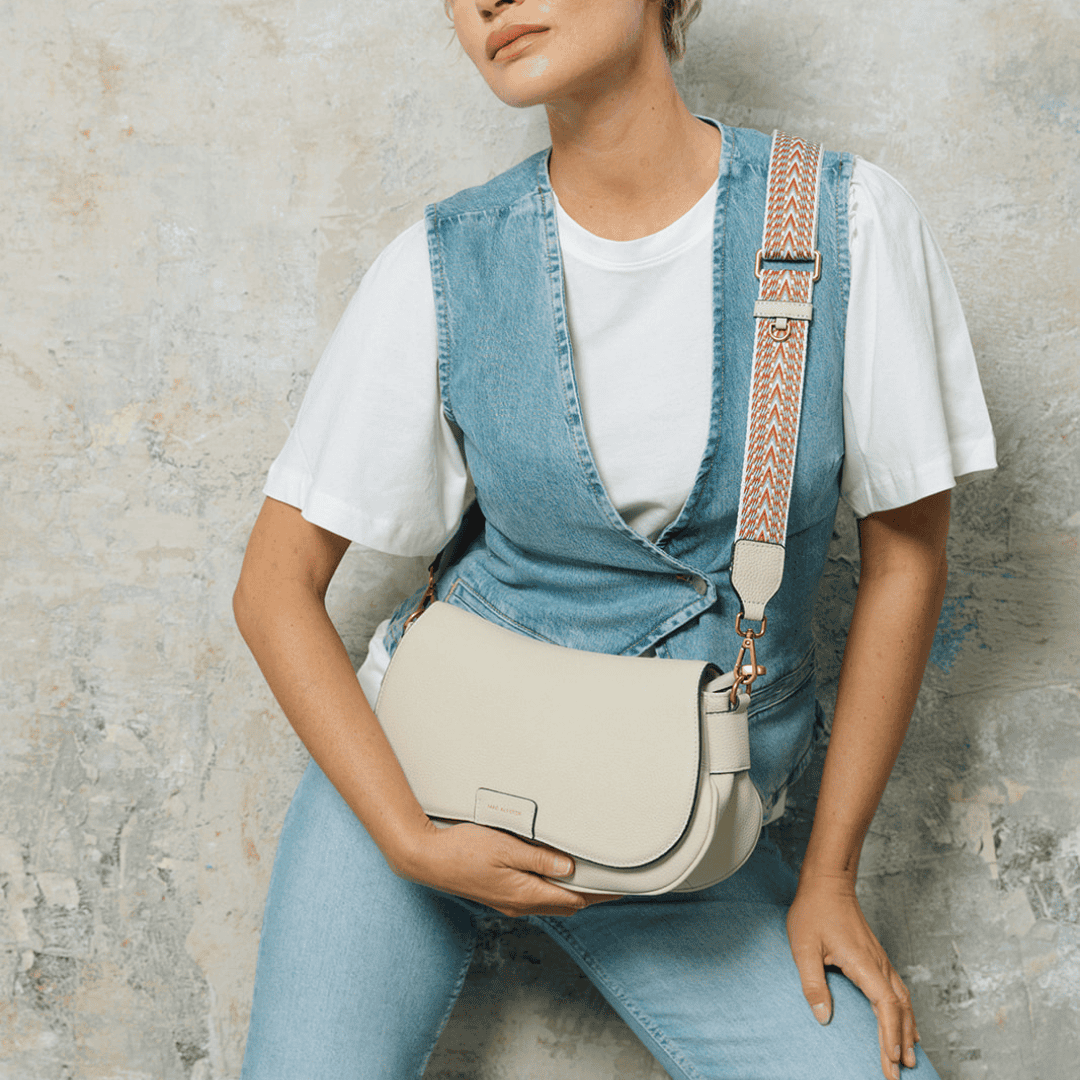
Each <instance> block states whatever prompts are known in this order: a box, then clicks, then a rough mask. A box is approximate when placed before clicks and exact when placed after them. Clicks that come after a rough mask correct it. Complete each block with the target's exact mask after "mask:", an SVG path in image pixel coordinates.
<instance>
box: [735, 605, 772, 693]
mask: <svg viewBox="0 0 1080 1080" xmlns="http://www.w3.org/2000/svg"><path fill="white" fill-rule="evenodd" d="M742 617H743V613H742V612H741V611H740V612H739V614H738V615H737V616H736V617H735V632H736V633H737V634H739V636H740V637H741V638H742V639H743V640H742V645H741V646H740V647H739V655H738V656H737V657H736V659H735V682H734V683H732V685H731V704H732V706H735V705H737V704H738V701H739V690H740V689H741V688H745V693H747V694H749V693H750V687H751V686H752V685H753V682H754V680H755V679H756V678H757V677H758V676H759V675H764V674H765V668H764V667H763V666H762V665H761V664H759V663H758V662H757V639H758V638H759V637H761V635H762V634H764V633H765V625H766V623H765V619H764V618H762V620H761V629H760V630H751V629H750V627H748V626H743V624H742ZM747 653H749V654H750V663H749V664H744V663H743V660H744V659H745V658H746V654H747Z"/></svg>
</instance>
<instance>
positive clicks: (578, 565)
mask: <svg viewBox="0 0 1080 1080" xmlns="http://www.w3.org/2000/svg"><path fill="white" fill-rule="evenodd" d="M702 119H706V118H702ZM709 122H710V123H712V124H714V126H716V127H719V128H720V129H721V131H722V133H723V148H722V152H721V158H720V166H719V186H718V191H717V196H716V212H715V224H714V238H713V313H714V331H713V380H712V402H711V413H710V424H709V436H708V441H707V444H706V447H705V452H704V456H703V457H702V460H701V464H700V466H699V468H698V471H697V476H696V479H695V481H694V485H693V488H692V490H691V492H690V495H689V496H688V498H687V500H686V503H685V505H684V506H683V508H682V510H681V512H680V513H679V515H678V517H677V518H676V519H675V520H674V521H673V522H672V523H671V524H670V525H668V527H667V528H666V529H665V530H664V531H663V533H662V534H661V535H660V536H659V537H658V538H657V539H656V541H655V542H653V541H650V540H648V539H647V538H646V537H644V536H642V535H640V534H639V533H637V532H635V531H634V530H633V529H631V528H630V527H629V526H627V524H626V523H625V522H624V521H623V519H622V518H621V517H620V516H619V513H618V512H617V511H616V509H615V507H614V506H613V505H612V503H611V500H610V499H609V498H608V495H607V493H606V491H605V490H604V486H603V484H602V483H601V481H600V477H599V475H598V473H597V469H596V463H595V462H594V460H593V457H592V454H591V452H590V449H589V445H588V441H587V439H586V436H585V429H584V425H583V423H582V414H581V403H580V401H579V399H578V394H577V388H576V383H575V378H574V368H573V360H572V356H571V346H570V334H569V330H568V327H567V316H566V302H565V295H564V291H563V274H562V261H561V253H560V248H559V235H558V228H557V222H556V213H555V201H554V198H553V196H552V192H551V183H550V180H549V177H548V167H547V162H548V154H549V151H547V150H544V151H541V152H540V153H537V154H534V155H533V156H532V157H530V158H527V159H526V160H525V161H523V162H521V163H520V164H518V165H516V166H515V167H513V168H512V169H510V170H508V171H507V172H504V173H502V174H501V175H500V176H497V177H495V178H494V179H493V180H491V181H489V182H488V183H486V184H483V185H481V186H479V187H474V188H468V189H466V190H464V191H460V192H458V194H456V195H454V196H452V197H451V198H449V199H446V200H444V201H442V202H439V203H435V204H433V205H431V206H429V207H428V208H427V233H428V249H429V255H430V262H431V277H432V283H433V289H434V294H435V308H436V314H437V320H438V345H439V382H440V389H441V394H442V405H443V410H444V411H445V413H446V416H447V418H448V419H449V420H450V421H451V422H452V423H454V424H455V425H456V426H457V427H458V428H459V429H460V431H461V433H462V437H463V443H464V450H465V457H466V460H467V461H468V464H469V469H470V472H471V474H472V478H473V481H474V483H475V487H476V500H477V503H476V504H475V505H474V508H473V510H472V511H471V512H470V513H469V514H468V515H467V520H466V524H465V525H464V526H463V528H462V532H460V533H459V537H458V540H457V541H456V542H455V543H453V544H452V545H451V548H450V549H448V552H447V553H446V554H444V563H446V562H449V565H444V567H443V570H442V576H441V578H440V580H439V584H438V590H437V595H438V597H439V599H441V600H445V601H448V602H449V603H451V604H455V605H457V606H459V607H462V608H466V609H467V610H469V611H472V612H474V613H476V614H478V615H481V616H483V617H484V618H486V619H489V620H490V621H492V622H495V623H498V624H500V625H502V626H506V627H509V628H510V629H513V630H516V631H518V632H519V633H523V634H528V635H530V636H531V637H534V638H539V639H542V640H545V641H552V642H556V643H558V644H560V645H568V646H571V647H573V648H578V649H589V650H592V651H595V652H607V653H621V654H629V655H639V654H642V653H647V652H650V651H653V650H655V653H656V655H658V656H671V657H679V658H692V659H708V660H711V661H712V662H713V663H715V664H716V665H717V666H718V667H720V668H721V669H723V670H730V668H731V666H732V664H733V663H734V661H735V655H736V652H737V650H738V645H739V640H740V639H739V638H738V636H737V635H736V633H735V616H736V614H737V613H738V612H739V602H738V599H737V597H736V595H735V593H734V591H733V589H732V587H731V581H730V577H729V570H730V563H731V552H732V544H733V542H734V531H735V524H736V513H737V509H738V502H739V485H740V480H741V474H742V463H743V447H744V443H745V438H746V414H747V404H748V399H749V393H750V370H751V361H752V353H753V337H754V319H753V305H754V300H755V299H756V297H757V280H756V278H755V276H754V257H755V254H756V252H757V250H758V248H759V247H760V244H761V235H762V222H763V218H764V210H765V188H766V177H767V174H768V166H769V150H770V139H769V137H768V136H766V135H763V134H761V133H760V132H757V131H750V130H743V129H738V128H728V127H723V126H722V125H720V124H718V123H716V121H712V120H710V121H709ZM851 166H852V159H851V157H850V156H849V155H841V154H836V153H826V155H825V160H824V168H823V176H822V187H821V198H820V210H819V224H818V249H819V250H820V252H821V258H822V272H821V279H820V280H819V281H818V282H817V284H816V285H815V287H814V318H813V323H812V324H811V328H810V334H809V348H808V354H807V361H806V373H805V382H804V391H803V407H802V421H801V424H800V431H799V443H798V453H797V459H796V466H795V476H794V482H793V488H792V497H791V508H790V513H789V518H788V536H787V547H786V558H785V565H784V579H783V584H782V585H781V587H780V590H779V592H778V593H777V594H776V595H775V596H774V597H773V598H772V600H771V601H770V603H769V605H768V612H767V614H768V629H767V633H766V634H765V637H764V638H763V639H762V641H761V642H760V644H759V660H760V662H762V663H764V664H765V665H766V666H767V668H768V674H767V676H765V677H764V678H761V679H759V680H758V681H757V682H756V683H755V686H754V692H753V695H752V703H751V726H750V741H751V760H752V763H753V764H752V768H751V773H750V775H751V778H752V779H753V780H754V782H755V784H756V785H757V787H758V789H759V791H760V792H761V795H762V798H763V800H764V802H765V806H766V812H767V813H768V811H769V809H770V808H771V806H772V804H773V803H775V801H776V799H777V796H778V793H779V792H780V791H781V789H782V788H783V787H784V785H785V783H787V782H789V781H790V780H791V779H793V778H794V777H795V776H796V775H797V774H798V773H799V772H800V771H801V768H802V766H803V765H805V763H806V761H807V760H808V758H809V750H810V748H811V745H812V742H813V739H814V735H815V726H820V713H819V711H818V710H816V709H815V685H814V656H813V636H812V632H811V620H812V617H813V613H814V604H815V599H816V595H817V590H818V584H819V581H820V578H821V573H822V569H823V566H824V563H825V557H826V554H827V550H828V546H829V539H830V537H831V535H832V525H833V518H834V515H835V512H836V504H837V499H838V496H839V484H840V466H841V462H842V460H843V454H844V432H843V412H842V398H841V393H842V377H843V350H844V322H845V316H846V310H847V297H848V282H849V262H848V246H847V236H848V182H849V179H850V175H851ZM657 362H659V363H662V362H663V358H662V357H657ZM477 507H478V510H479V512H478V511H477ZM417 600H418V596H414V597H411V598H410V599H409V600H407V601H406V602H405V603H403V604H402V605H401V607H400V608H399V609H398V610H397V612H396V613H395V615H394V616H393V618H392V619H391V624H390V629H389V631H388V633H387V639H386V644H387V648H388V650H389V651H390V652H391V653H392V652H393V649H394V648H395V647H396V645H397V643H398V641H399V640H400V637H401V632H402V624H403V622H404V619H405V617H406V616H407V615H408V613H409V612H411V611H412V610H413V609H414V608H415V606H416V603H417Z"/></svg>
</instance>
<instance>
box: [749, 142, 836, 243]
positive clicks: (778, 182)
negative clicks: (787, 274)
mask: <svg viewBox="0 0 1080 1080" xmlns="http://www.w3.org/2000/svg"><path fill="white" fill-rule="evenodd" d="M821 159H822V149H821V147H820V146H818V145H817V144H816V143H808V142H804V141H803V140H802V139H796V138H793V137H792V136H791V135H785V134H784V133H783V132H781V131H778V132H776V133H775V134H774V136H773V146H772V154H771V155H770V157H769V196H768V203H767V205H766V208H765V231H764V235H763V237H762V240H761V250H762V252H763V253H764V256H765V258H766V259H789V260H792V259H805V260H810V259H813V257H814V235H815V233H816V231H817V203H818V200H817V190H818V176H819V174H820V172H821Z"/></svg>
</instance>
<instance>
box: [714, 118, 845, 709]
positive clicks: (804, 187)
mask: <svg viewBox="0 0 1080 1080" xmlns="http://www.w3.org/2000/svg"><path fill="white" fill-rule="evenodd" d="M823 157H824V153H823V151H822V148H821V147H820V146H819V145H817V144H815V143H808V142H805V141H804V140H802V139H798V138H795V137H793V136H791V135H785V134H784V133H783V132H781V131H774V132H773V141H772V151H771V153H770V155H769V179H768V185H767V187H768V193H767V196H766V201H765V228H764V234H763V236H762V241H761V250H760V251H758V253H757V259H756V262H755V266H754V273H755V275H756V276H757V279H758V281H759V282H760V289H759V292H758V299H757V303H755V304H754V324H755V332H754V366H753V373H752V377H751V387H750V404H749V410H748V413H747V420H746V448H745V451H744V455H743V476H742V487H741V490H740V493H739V519H738V525H737V526H736V529H735V549H734V551H733V553H732V560H731V584H732V586H733V587H734V589H735V592H736V593H737V594H738V596H739V600H740V601H741V603H742V611H740V612H739V615H738V617H737V618H736V620H735V628H736V630H737V632H738V633H739V634H740V635H742V636H743V638H744V641H743V649H742V651H741V652H740V656H739V664H740V665H741V663H742V659H743V655H744V654H745V653H746V652H748V651H749V652H750V653H751V664H750V665H749V670H748V671H747V673H746V677H745V679H744V680H743V689H744V690H745V689H747V688H748V685H749V683H750V682H752V681H753V679H754V677H755V676H756V674H758V673H759V669H758V668H757V666H756V658H755V657H754V656H753V653H754V650H753V648H752V645H753V641H754V639H755V638H757V637H760V636H761V634H763V633H764V632H765V605H766V604H767V603H768V602H769V600H770V599H771V598H772V596H773V594H774V593H775V592H776V590H777V589H778V588H780V581H781V579H782V578H783V575H784V540H785V538H786V536H787V518H788V506H789V504H790V502H791V481H792V476H793V474H794V471H795V450H796V447H797V445H798V441H799V414H800V411H801V408H802V385H803V370H804V368H805V366H806V342H807V330H808V328H809V325H810V320H811V318H812V317H813V313H814V307H813V295H814V282H815V281H817V279H818V278H819V277H820V276H821V253H820V252H819V251H818V250H817V247H816V242H817V216H818V194H819V191H820V188H821V162H822V158H823ZM767 264H773V265H767ZM743 619H747V620H751V621H754V622H757V621H760V622H761V629H760V630H756V631H755V630H747V629H746V628H745V627H743V625H742V620H743ZM737 674H738V673H737Z"/></svg>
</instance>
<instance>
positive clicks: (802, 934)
mask: <svg viewBox="0 0 1080 1080" xmlns="http://www.w3.org/2000/svg"><path fill="white" fill-rule="evenodd" d="M787 931H788V941H789V942H790V944H791V955H792V956H793V957H794V958H795V964H796V966H797V967H798V969H799V978H800V979H801V981H802V988H803V994H804V995H805V996H806V1000H807V1002H808V1003H809V1005H810V1008H811V1009H812V1010H813V1013H814V1016H815V1017H817V1019H818V1021H819V1022H820V1023H822V1024H827V1023H828V1022H829V1020H830V1019H831V1018H832V995H831V994H830V993H829V988H828V985H827V984H826V982H825V967H826V965H829V966H832V967H838V968H839V969H840V970H841V971H842V972H843V973H844V974H845V975H846V976H847V977H848V978H849V979H850V980H851V981H852V982H853V983H854V984H855V985H856V986H857V987H858V988H859V989H860V990H861V991H862V992H863V993H864V994H865V995H866V996H867V998H868V999H869V1000H870V1004H871V1005H873V1007H874V1014H875V1015H876V1016H877V1022H878V1045H879V1048H880V1051H881V1071H882V1073H883V1074H884V1075H885V1076H886V1077H887V1078H888V1080H899V1076H900V1065H901V1063H902V1064H904V1065H905V1066H907V1068H909V1069H913V1068H914V1067H915V1043H917V1042H918V1041H919V1032H918V1029H917V1028H916V1026H915V1015H914V1013H913V1012H912V1010H911V995H910V994H909V993H908V990H907V987H906V986H905V985H904V983H903V981H902V980H901V978H900V976H899V975H898V974H897V973H896V969H895V968H894V967H893V966H892V964H891V963H890V962H889V958H888V957H887V956H886V955H885V950H884V949H883V948H882V947H881V943H880V942H879V941H878V939H877V938H876V937H875V936H874V932H873V931H872V930H871V929H870V927H869V925H868V924H867V922H866V918H865V916H864V915H863V913H862V909H861V908H860V907H859V901H858V900H857V899H856V896H855V882H854V879H853V878H852V877H850V876H849V875H847V874H843V873H835V874H831V873H826V872H820V871H819V872H807V871H806V870H805V869H804V872H803V875H802V877H801V878H800V879H799V888H798V890H797V892H796V894H795V902H794V903H793V904H792V905H791V910H790V911H789V912H788V918H787Z"/></svg>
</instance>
